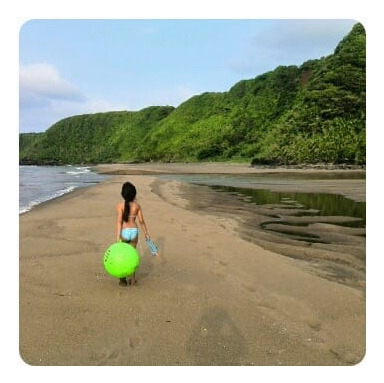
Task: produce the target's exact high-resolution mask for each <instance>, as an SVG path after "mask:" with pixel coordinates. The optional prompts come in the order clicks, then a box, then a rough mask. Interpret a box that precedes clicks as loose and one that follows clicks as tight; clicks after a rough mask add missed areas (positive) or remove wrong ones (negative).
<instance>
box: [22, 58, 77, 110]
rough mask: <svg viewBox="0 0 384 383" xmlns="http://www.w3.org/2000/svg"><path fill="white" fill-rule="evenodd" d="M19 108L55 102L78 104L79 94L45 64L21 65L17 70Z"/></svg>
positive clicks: (52, 68) (54, 70) (53, 69)
mask: <svg viewBox="0 0 384 383" xmlns="http://www.w3.org/2000/svg"><path fill="white" fill-rule="evenodd" d="M19 89H20V107H22V108H23V107H36V106H41V105H45V104H47V103H50V102H53V101H55V100H68V101H73V102H80V101H82V100H84V96H83V95H82V94H81V92H80V91H79V90H78V89H77V88H76V87H75V86H73V85H72V84H71V83H69V82H68V81H66V80H64V79H62V78H61V77H60V74H59V73H58V71H57V70H56V69H55V68H54V67H53V66H51V65H49V64H46V63H35V64H31V65H21V66H20V70H19Z"/></svg>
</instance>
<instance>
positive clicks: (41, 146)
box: [19, 24, 366, 165]
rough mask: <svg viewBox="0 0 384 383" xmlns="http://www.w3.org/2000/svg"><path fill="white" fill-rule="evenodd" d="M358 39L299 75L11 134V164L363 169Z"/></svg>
mask: <svg viewBox="0 0 384 383" xmlns="http://www.w3.org/2000/svg"><path fill="white" fill-rule="evenodd" d="M365 45H366V41H365V31H364V28H363V26H362V25H361V24H356V25H355V26H354V27H353V29H352V30H351V32H350V33H349V34H348V35H347V36H346V37H345V38H344V39H343V40H342V41H341V42H340V43H339V44H338V46H337V47H336V49H335V51H334V53H333V54H332V55H330V56H327V57H323V58H321V59H319V60H310V61H307V62H305V63H303V64H302V65H301V66H300V67H297V66H288V67H283V66H280V67H277V68H276V69H275V70H273V71H270V72H267V73H264V74H262V75H260V76H257V77H256V78H254V79H250V80H243V81H240V82H238V83H237V84H235V85H234V86H233V87H232V88H231V89H230V90H229V91H228V92H222V93H203V94H201V95H198V96H194V97H192V98H190V99H189V100H187V101H185V102H184V103H183V104H181V105H180V106H178V107H177V108H173V107H169V106H164V107H161V106H153V107H149V108H146V109H143V110H141V111H138V112H127V111H125V112H108V113H98V114H93V115H82V116H74V117H70V118H66V119H64V120H61V121H59V122H57V123H56V124H54V125H53V126H52V127H50V128H49V129H48V130H47V131H46V132H44V133H39V134H20V148H19V149H20V151H19V152H20V163H35V164H68V163H106V162H131V161H203V160H204V161H207V160H220V161H226V160H238V161H251V162H252V163H254V164H298V163H312V164H313V163H334V164H339V163H347V164H359V165H361V164H365V150H366V149H365Z"/></svg>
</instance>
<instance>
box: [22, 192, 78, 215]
mask: <svg viewBox="0 0 384 383" xmlns="http://www.w3.org/2000/svg"><path fill="white" fill-rule="evenodd" d="M73 190H75V187H74V186H68V187H66V188H64V189H61V190H58V191H56V192H55V193H53V194H50V195H48V196H44V197H40V198H37V199H35V200H33V201H31V202H29V203H28V205H26V206H22V207H20V208H19V214H23V213H26V212H27V211H30V210H31V209H32V208H33V207H35V206H37V205H40V204H41V203H43V202H47V201H50V200H51V199H54V198H58V197H61V196H62V195H64V194H67V193H70V192H71V191H73Z"/></svg>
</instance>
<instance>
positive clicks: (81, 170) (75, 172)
mask: <svg viewBox="0 0 384 383" xmlns="http://www.w3.org/2000/svg"><path fill="white" fill-rule="evenodd" d="M90 172H91V169H90V168H85V167H78V168H75V169H74V170H67V171H66V172H65V174H72V175H78V174H86V173H90Z"/></svg>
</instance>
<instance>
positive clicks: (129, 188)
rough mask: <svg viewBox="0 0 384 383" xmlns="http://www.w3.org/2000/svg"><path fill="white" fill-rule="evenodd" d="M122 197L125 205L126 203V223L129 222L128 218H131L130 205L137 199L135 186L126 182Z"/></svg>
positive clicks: (124, 216)
mask: <svg viewBox="0 0 384 383" xmlns="http://www.w3.org/2000/svg"><path fill="white" fill-rule="evenodd" d="M121 195H122V196H123V198H124V200H125V203H124V213H123V220H124V221H125V222H128V216H129V203H130V202H132V201H133V200H134V199H135V197H136V188H135V186H134V185H133V184H131V183H130V182H125V183H124V184H123V187H122V189H121Z"/></svg>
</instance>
